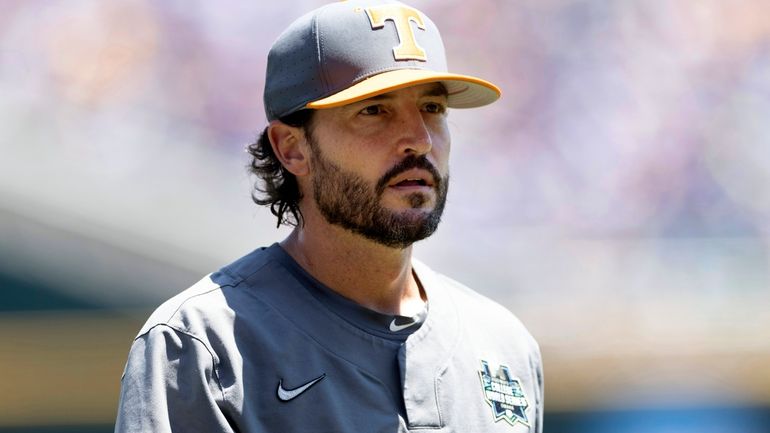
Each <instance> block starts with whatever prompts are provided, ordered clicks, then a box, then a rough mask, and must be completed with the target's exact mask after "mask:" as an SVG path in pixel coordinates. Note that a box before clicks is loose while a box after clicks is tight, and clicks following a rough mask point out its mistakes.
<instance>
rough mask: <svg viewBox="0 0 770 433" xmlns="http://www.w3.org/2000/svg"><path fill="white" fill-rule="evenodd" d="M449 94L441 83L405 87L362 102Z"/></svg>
mask: <svg viewBox="0 0 770 433" xmlns="http://www.w3.org/2000/svg"><path fill="white" fill-rule="evenodd" d="M448 94H449V92H447V89H446V87H445V86H444V85H443V84H442V83H440V82H435V83H424V84H415V85H414V86H409V87H404V88H401V89H396V90H392V91H390V92H385V93H382V94H379V95H375V96H370V97H368V98H366V99H362V100H361V101H378V100H387V99H395V98H399V97H408V96H411V97H416V98H420V97H426V96H444V97H446V96H448ZM361 101H355V102H351V103H350V104H347V105H353V104H356V103H360V102H361Z"/></svg>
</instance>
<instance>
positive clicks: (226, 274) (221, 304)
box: [137, 249, 271, 338]
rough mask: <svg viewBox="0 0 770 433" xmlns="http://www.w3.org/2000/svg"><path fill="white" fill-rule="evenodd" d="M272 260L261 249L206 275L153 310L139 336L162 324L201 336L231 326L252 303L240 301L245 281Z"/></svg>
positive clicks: (264, 250)
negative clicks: (239, 312)
mask: <svg viewBox="0 0 770 433" xmlns="http://www.w3.org/2000/svg"><path fill="white" fill-rule="evenodd" d="M270 262H271V261H270V260H269V254H268V253H267V250H266V249H258V250H255V251H254V252H252V253H250V254H248V255H246V256H244V257H242V258H240V259H238V260H236V261H235V262H233V263H231V264H229V265H227V266H225V267H223V268H221V269H220V270H218V271H216V272H213V273H211V274H208V275H206V276H205V277H203V278H202V279H201V280H200V281H198V282H197V283H195V284H193V285H192V286H190V287H189V288H187V289H186V290H183V291H182V292H180V293H179V294H177V295H176V296H174V297H172V298H170V299H168V300H167V301H165V302H164V303H162V304H161V305H160V306H159V307H158V308H156V309H155V311H153V313H152V314H151V315H150V317H149V318H148V319H147V321H146V322H145V324H144V326H142V328H141V330H140V331H139V334H138V335H137V338H139V337H142V336H144V335H147V334H148V333H150V332H151V331H152V330H153V329H155V328H158V327H163V328H166V329H171V330H174V331H176V332H178V333H181V334H187V335H190V336H193V337H196V338H202V337H203V336H204V335H206V334H210V333H211V331H212V330H216V329H217V328H229V327H231V326H232V320H233V317H234V315H235V314H236V312H237V311H239V310H243V309H247V308H248V305H249V304H246V303H242V302H238V298H239V297H243V296H248V294H247V293H244V292H247V291H248V290H245V287H244V286H246V285H247V284H243V283H244V281H246V280H247V279H249V278H250V277H251V276H252V275H253V274H255V273H259V272H260V271H264V268H265V266H266V265H268V264H269V263H270Z"/></svg>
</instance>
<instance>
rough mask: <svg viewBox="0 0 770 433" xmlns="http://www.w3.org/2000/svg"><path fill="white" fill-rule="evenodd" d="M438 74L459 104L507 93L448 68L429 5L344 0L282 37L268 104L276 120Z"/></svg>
mask: <svg viewBox="0 0 770 433" xmlns="http://www.w3.org/2000/svg"><path fill="white" fill-rule="evenodd" d="M432 82H440V83H443V85H444V86H445V87H446V89H447V92H448V105H449V107H453V108H472V107H480V106H483V105H487V104H490V103H492V102H494V101H495V100H497V99H498V98H499V97H500V89H499V88H498V87H497V86H495V85H494V84H492V83H490V82H488V81H485V80H482V79H481V78H476V77H472V76H469V75H461V74H454V73H450V72H448V70H447V62H446V54H445V52H444V44H443V42H442V41H441V35H440V34H439V31H438V28H437V27H436V25H435V24H434V23H433V21H431V20H430V18H428V17H427V16H426V15H425V14H423V13H422V12H420V11H418V10H417V9H414V8H412V7H410V6H407V5H405V4H403V3H400V2H397V1H392V0H347V1H340V2H336V3H331V4H328V5H325V6H322V7H320V8H318V9H316V10H314V11H312V12H310V13H308V14H306V15H304V16H302V17H300V18H298V19H297V20H296V21H294V22H293V23H292V24H291V25H289V27H288V28H287V29H286V30H285V31H284V32H283V33H282V34H281V35H280V36H279V37H278V39H277V40H276V41H275V43H274V44H273V46H272V48H271V49H270V52H269V54H268V57H267V76H266V80H265V93H264V104H265V112H266V114H267V118H268V120H270V121H272V120H275V119H278V118H281V117H283V116H286V115H288V114H291V113H293V112H295V111H298V110H301V109H303V108H312V109H321V108H332V107H338V106H341V105H346V104H349V103H352V102H356V101H360V100H363V99H367V98H370V97H372V96H376V95H379V94H382V93H387V92H390V91H393V90H398V89H401V88H404V87H409V86H414V85H417V84H423V83H432Z"/></svg>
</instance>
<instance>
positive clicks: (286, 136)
mask: <svg viewBox="0 0 770 433" xmlns="http://www.w3.org/2000/svg"><path fill="white" fill-rule="evenodd" d="M267 136H268V138H270V145H272V147H273V153H275V156H276V157H278V160H279V161H281V164H282V165H283V166H284V167H285V168H286V170H288V171H289V172H290V173H291V174H293V175H295V176H305V175H307V174H308V173H309V172H310V170H309V168H308V160H309V155H308V154H307V152H308V147H307V143H306V140H305V133H304V131H303V130H302V128H297V127H295V126H289V125H287V124H285V123H283V122H281V121H278V120H274V121H273V122H271V123H270V126H268V129H267Z"/></svg>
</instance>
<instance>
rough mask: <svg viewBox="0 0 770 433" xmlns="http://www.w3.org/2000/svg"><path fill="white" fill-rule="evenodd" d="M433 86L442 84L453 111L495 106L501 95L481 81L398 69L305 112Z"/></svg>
mask: <svg viewBox="0 0 770 433" xmlns="http://www.w3.org/2000/svg"><path fill="white" fill-rule="evenodd" d="M436 82H440V83H443V84H444V86H445V87H446V88H447V92H448V95H447V103H448V105H449V107H452V108H474V107H481V106H484V105H487V104H491V103H493V102H495V101H496V100H497V99H498V98H500V95H501V91H500V88H498V87H497V86H495V85H494V84H492V83H490V82H489V81H485V80H482V79H480V78H476V77H471V76H468V75H459V74H450V73H447V72H435V71H428V70H424V69H397V70H394V71H387V72H383V73H380V74H377V75H374V76H371V77H369V78H367V79H365V80H363V81H359V82H358V83H356V84H354V85H352V86H350V87H348V88H347V89H344V90H341V91H339V92H337V93H335V94H333V95H331V96H327V97H325V98H322V99H319V100H316V101H312V102H309V103H308V104H307V105H306V108H312V109H321V108H334V107H339V106H342V105H347V104H351V103H353V102H357V101H362V100H364V99H368V98H371V97H373V96H377V95H381V94H383V93H388V92H392V91H394V90H398V89H403V88H405V87H411V86H416V85H418V84H425V83H436Z"/></svg>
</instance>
